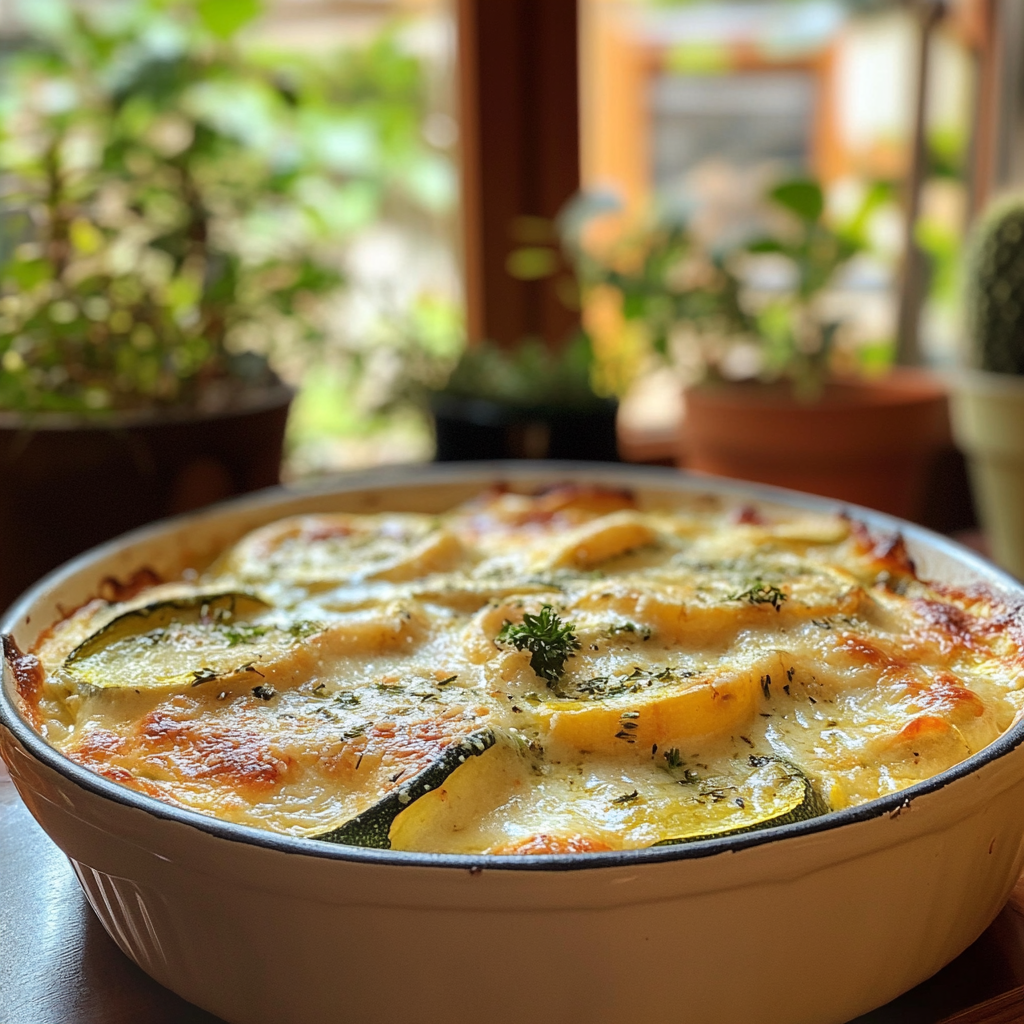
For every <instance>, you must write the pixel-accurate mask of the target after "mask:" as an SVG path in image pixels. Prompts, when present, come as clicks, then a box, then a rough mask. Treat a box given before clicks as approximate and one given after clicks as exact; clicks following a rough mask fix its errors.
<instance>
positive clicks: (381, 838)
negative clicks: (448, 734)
mask: <svg viewBox="0 0 1024 1024" xmlns="http://www.w3.org/2000/svg"><path fill="white" fill-rule="evenodd" d="M496 742H497V735H496V734H495V732H494V730H493V729H478V730H477V731H476V732H472V733H470V734H469V735H468V736H466V737H464V738H463V739H461V740H460V741H459V742H458V743H453V744H452V745H451V746H450V747H446V748H445V749H444V750H443V751H442V752H441V754H440V756H439V757H437V758H436V759H435V760H434V761H432V762H431V763H430V764H428V765H427V767H426V768H424V769H423V770H422V771H420V772H419V773H417V774H416V775H414V776H413V777H412V778H411V779H410V780H409V781H408V782H405V783H403V784H402V785H401V786H399V787H398V789H396V790H394V791H393V792H391V793H388V795H387V796H386V797H384V799H383V800H379V801H378V802H377V803H375V804H374V805H373V806H372V807H369V808H367V810H365V811H363V813H362V814H357V815H356V816H355V817H354V818H351V819H350V820H349V821H346V822H345V823H344V824H343V825H339V826H338V827H337V828H333V829H331V830H330V831H329V832H323V833H321V834H320V835H317V836H310V838H311V839H319V840H320V841H321V842H325V843H339V844H341V845H343V846H363V847H368V848H371V849H375V850H390V849H391V836H390V833H391V825H392V823H393V822H394V820H395V818H397V817H398V815H399V814H401V813H402V811H404V810H405V809H406V807H408V806H409V805H410V804H411V803H413V802H415V801H416V800H419V798H420V797H421V796H424V795H425V794H426V793H429V792H430V791H431V790H434V789H437V787H438V786H440V785H441V784H442V783H443V782H444V780H445V779H447V778H448V776H449V775H451V774H452V772H454V771H455V770H456V768H458V767H460V766H461V765H462V764H464V763H465V762H466V761H467V760H468V759H469V758H471V757H479V756H480V755H481V754H483V753H485V752H486V751H488V750H490V748H491V747H493V746H494V744H495V743H496Z"/></svg>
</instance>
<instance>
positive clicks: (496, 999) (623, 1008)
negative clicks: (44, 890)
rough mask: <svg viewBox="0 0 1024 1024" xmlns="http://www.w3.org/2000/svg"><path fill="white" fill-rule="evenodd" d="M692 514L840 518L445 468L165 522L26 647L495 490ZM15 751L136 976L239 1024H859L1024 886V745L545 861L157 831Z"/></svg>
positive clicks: (143, 801)
mask: <svg viewBox="0 0 1024 1024" xmlns="http://www.w3.org/2000/svg"><path fill="white" fill-rule="evenodd" d="M567 479H571V480H579V481H587V482H598V483H603V484H609V485H613V486H624V487H630V488H632V489H634V490H636V491H637V492H639V493H640V494H641V495H645V496H656V497H657V498H658V500H659V502H662V503H667V502H670V501H671V499H672V496H673V495H674V494H680V493H693V492H695V491H696V492H712V493H720V494H725V495H728V496H730V497H733V498H739V499H742V500H750V501H765V502H771V503H774V504H780V503H781V504H784V505H791V506H797V507H801V508H809V509H820V510H827V511H835V510H836V508H837V505H836V503H834V502H829V501H825V500H823V499H816V498H810V497H806V496H802V495H796V494H790V493H787V492H782V491H775V490H772V489H769V488H761V487H753V486H747V485H742V484H735V483H730V482H724V481H718V480H714V479H712V478H697V477H688V476H685V475H682V474H678V473H675V472H673V471H663V470H647V469H625V468H621V467H620V468H616V467H595V466H593V465H590V466H587V467H585V468H581V467H574V466H569V465H558V464H554V465H552V464H544V465H539V464H519V465H516V464H504V465H475V466H474V465H465V466H460V467H454V468H441V467H425V468H422V469H415V470H412V469H407V470H401V471H398V470H396V471H391V472H386V473H376V474H371V475H366V476H360V477H354V478H352V479H350V480H348V481H346V482H345V483H344V484H341V485H339V486H336V487H334V488H332V489H331V490H325V491H309V492H305V493H294V492H284V491H272V492H266V493H263V494H260V495H257V496H255V497H252V498H247V499H243V500H241V501H236V502H232V503H229V504H226V505H223V506H220V507H218V508H215V509H212V510H210V511H206V512H203V513H199V514H196V515H191V516H188V517H184V518H180V519H175V520H170V521H167V522H165V523H159V524H156V525H154V526H152V527H148V528H146V529H144V530H140V531H137V532H135V533H133V534H129V535H128V536H126V537H124V538H121V539H120V540H117V541H114V542H112V543H110V544H107V545H105V546H103V547H101V548H97V549H96V550H94V551H92V552H90V553H88V554H86V555H84V556H82V557H80V558H78V559H76V560H75V561H74V562H71V563H69V564H68V565H66V566H65V567H63V568H62V569H60V570H58V571H57V572H55V573H54V574H52V575H51V576H49V577H48V578H46V579H45V580H43V581H42V582H41V583H39V584H38V585H37V586H36V587H34V588H33V589H32V590H31V591H29V592H28V593H27V594H26V595H25V596H24V597H23V598H22V599H21V600H20V601H19V602H18V603H17V604H16V605H15V606H14V607H12V608H11V609H10V611H9V612H8V614H7V616H6V618H5V621H4V623H3V626H2V629H3V631H4V632H9V633H11V634H13V636H14V638H15V640H16V641H17V643H18V645H19V646H20V647H21V648H22V649H27V648H29V647H31V646H32V644H33V642H34V640H35V639H36V637H37V636H38V635H39V634H40V633H41V632H42V631H43V630H45V629H46V628H48V627H49V626H50V625H51V624H52V623H53V622H54V621H56V620H57V619H59V618H61V617H62V614H63V612H64V611H67V610H68V609H70V608H73V607H75V606H76V605H78V604H79V603H81V602H82V601H84V600H85V599H87V598H89V597H91V596H93V595H94V594H96V593H97V592H100V591H101V589H102V588H103V586H104V580H106V579H107V578H108V577H113V578H115V579H124V578H126V577H128V576H130V575H131V574H132V573H133V572H134V571H136V570H138V569H139V568H141V567H143V566H150V567H152V568H154V569H156V570H157V571H158V572H160V573H161V574H162V575H164V576H172V575H174V574H177V573H179V572H180V571H181V570H182V569H183V568H185V567H186V566H189V565H196V564H202V563H203V562H204V560H206V559H208V558H209V557H211V556H212V555H213V554H214V553H215V552H216V551H217V550H219V549H221V548H223V547H224V546H225V545H227V544H230V543H231V542H233V541H234V540H235V539H237V538H238V537H239V536H241V535H242V534H243V533H245V532H246V531H248V530H250V529H252V528H253V527H255V526H257V525H260V524H262V523H264V522H267V521H269V520H272V519H275V518H278V517H281V516H284V515H290V514H294V513H297V512H309V511H326V510H338V511H345V510H348V511H366V510H380V509H397V510H416V511H440V510H443V509H445V508H448V507H450V506H452V505H453V504H455V503H456V502H458V501H459V500H462V499H464V498H466V497H468V496H470V495H471V494H474V493H476V492H478V491H479V490H480V489H482V488H483V487H484V486H486V485H488V484H492V483H495V482H497V481H499V480H500V481H507V482H509V483H511V484H513V485H517V486H518V485H521V486H524V487H533V486H540V485H543V484H545V483H551V482H553V481H557V480H567ZM856 515H857V516H858V517H859V518H862V519H863V520H865V521H866V522H867V523H868V524H869V525H870V526H871V527H874V528H877V529H882V530H891V529H893V528H899V529H902V531H903V533H904V536H905V538H906V540H907V544H908V547H909V549H910V552H911V555H912V556H913V557H914V558H915V560H916V561H917V563H918V566H919V571H920V573H921V575H923V576H925V577H928V578H933V579H939V580H943V581H946V582H952V583H964V582H971V581H980V582H985V583H987V584H989V585H990V586H993V587H996V588H998V589H1001V590H1003V591H1008V592H1010V593H1012V594H1014V595H1016V594H1020V595H1021V597H1022V598H1024V588H1021V586H1020V585H1019V584H1017V583H1016V582H1015V581H1013V580H1012V579H1011V578H1010V577H1008V576H1006V575H1005V574H1003V573H1001V572H999V571H998V570H996V569H994V568H993V567H992V566H990V565H988V564H987V563H986V562H984V561H983V560H981V559H980V558H978V557H977V556H975V555H973V554H972V553H970V552H968V551H966V550H964V549H962V548H959V547H957V546H956V545H954V544H952V543H950V542H949V541H948V540H946V539H944V538H941V537H938V536H936V535H934V534H930V533H928V532H927V531H925V530H922V529H920V528H918V527H915V526H911V525H909V524H904V523H899V522H898V521H896V520H893V519H891V518H889V517H886V516H883V515H880V514H877V513H872V512H868V511H865V510H856ZM13 698H14V690H13V679H12V673H11V669H10V666H9V665H5V670H4V686H3V691H2V693H0V752H2V754H3V757H4V760H5V761H6V762H7V764H8V766H9V767H10V770H11V774H12V777H13V778H14V781H15V783H16V785H17V787H18V789H19V791H20V792H21V794H22V796H23V798H24V799H25V802H26V804H27V805H28V807H29V809H30V810H31V811H32V813H33V814H34V815H35V817H36V818H37V819H38V820H39V822H40V824H41V825H42V826H43V828H44V829H45V830H46V831H47V832H48V833H49V835H50V836H51V837H52V838H53V840H54V841H55V842H56V843H57V844H58V846H60V848H61V849H62V850H63V851H64V852H65V853H66V854H67V855H68V857H69V858H70V860H71V863H72V866H73V867H74V870H75V872H76V874H77V875H78V877H79V879H80V880H81V883H82V886H83V889H84V890H85V893H86V896H87V898H88V900H89V902H90V904H91V905H92V907H93V909H94V910H95V911H96V913H97V915H98V916H99V918H100V920H101V921H102V922H103V925H104V927H105V928H106V929H107V931H108V932H109V933H110V934H111V936H112V937H113V938H114V940H115V941H116V942H117V943H118V945H119V946H120V947H121V948H122V949H123V950H124V952H125V953H126V954H127V955H128V956H130V957H131V958H132V959H133V960H135V962H136V963H138V964H139V965H140V966H141V967H142V968H143V969H144V970H145V971H147V972H148V973H149V974H151V975H152V976H153V977H154V978H156V979H157V980H158V981H159V982H161V983H162V984H164V985H166V986H167V987H168V988H171V989H173V990H174V991H175V992H177V993H179V994H180V995H182V996H183V997H184V998H186V999H188V1000H190V1001H192V1002H194V1003H196V1004H198V1005H199V1006H201V1007H203V1008H204V1009H207V1010H209V1011H211V1012H212V1013H214V1014H217V1015H219V1016H221V1017H223V1018H224V1019H225V1020H227V1021H230V1022H233V1024H286V1022H303V1024H327V1022H332V1024H334V1022H344V1021H353V1022H354V1021H358V1022H360V1024H398V1022H403V1024H434V1022H441V1021H445V1022H448V1021H450V1020H451V1019H452V1018H453V1017H457V1016H459V1015H466V1016H470V1017H473V1018H482V1019H485V1020H487V1021H488V1022H494V1024H506V1022H508V1024H511V1022H522V1021H526V1020H532V1021H542V1022H545V1024H584V1022H585V1024H603V1022H611V1021H616V1022H622V1021H646V1020H672V1021H680V1022H693V1024H705V1022H707V1024H710V1022H721V1024H737V1022H744V1024H756V1022H765V1024H769V1022H778V1024H804V1022H806V1024H811V1022H821V1024H825V1022H835V1024H841V1022H843V1021H847V1020H849V1019H850V1018H852V1017H855V1016H856V1015H858V1014H860V1013H863V1012H865V1011H867V1010H869V1009H871V1008H872V1007H874V1006H877V1005H880V1004H882V1003H885V1002H887V1001H888V1000H890V999H892V998H894V997H895V996H896V995H898V994H899V993H901V992H903V991H905V990H906V989H908V988H911V987H912V986H913V985H915V984H917V983H919V982H920V981H922V980H924V979H925V978H927V977H928V976H930V975H931V974H932V973H934V972H935V971H936V970H938V969H939V968H940V967H942V966H943V965H944V964H945V963H947V962H948V961H949V960H951V959H952V958H953V957H955V956H956V955H957V954H958V953H959V952H961V951H962V950H963V949H964V948H966V946H968V945H969V944H970V943H971V942H972V941H973V940H974V939H975V938H976V937H977V936H978V935H979V934H980V933H981V932H982V931H983V930H984V929H985V927H986V926H987V925H988V924H989V923H990V922H991V920H992V919H993V918H994V916H995V915H996V914H997V912H998V911H999V908H1000V907H1001V906H1002V904H1003V902H1004V901H1005V899H1006V897H1007V895H1008V893H1009V891H1010V889H1011V888H1012V886H1013V884H1014V882H1015V880H1016V878H1017V877H1018V875H1019V874H1020V871H1021V868H1022V866H1024V722H1021V721H1018V722H1017V723H1016V725H1014V727H1013V728H1012V729H1011V730H1010V731H1009V732H1007V733H1006V734H1004V735H1003V736H1002V737H1001V738H1000V739H999V740H997V741H996V742H995V743H993V744H992V745H991V746H989V747H987V748H985V749H984V750H983V751H981V752H980V753H979V754H977V755H975V756H973V757H971V758H969V759H968V760H967V761H965V762H963V763H961V764H959V765H957V766H956V767H955V768H952V769H950V770H948V771H946V772H944V773H942V774H941V775H938V776H936V777H934V778H932V779H929V780H927V781H926V782H923V783H919V784H917V785H915V786H913V787H911V788H909V789H906V790H903V791H901V792H900V793H898V794H895V795H893V796H891V797H886V798H883V799H880V800H875V801H872V802H871V803H868V804H864V805H861V806H859V807H855V808H851V809H849V810H845V811H840V812H834V813H832V814H829V815H827V816H825V817H822V818H817V819H812V820H810V821H805V822H800V823H797V824H793V825H787V826H783V827H780V828H776V829H771V830H766V831H764V832H759V833H751V834H746V835H739V836H734V837H731V838H730V837H724V838H720V839H717V840H708V841H703V842H697V843H692V844H689V845H685V846H679V847H668V848H654V849H646V850H633V851H627V852H618V853H607V854H588V855H586V856H581V855H567V856H566V855H563V856H543V857H533V858H515V857H472V856H446V855H436V854H412V853H399V852H393V851H381V850H367V849H356V848H346V847H337V846H328V845H325V844H320V843H316V842H315V841H311V840H302V839H292V838H287V837H282V836H276V835H272V834H270V833H265V832H259V831H256V830H253V829H248V828H245V827H242V826H236V825H231V824H227V823H224V822H220V821H217V820H215V819H212V818H208V817H204V816H201V815H198V814H195V813H192V812H188V811H183V810H179V809H176V808H174V807H171V806H169V805H165V804H161V803H159V802H157V801H154V800H152V799H150V798H148V797H146V796H144V795H141V794H139V793H136V792H133V791H131V790H128V789H125V788H123V787H120V786H118V785H116V784H114V783H111V782H108V781H106V780H105V779H103V778H101V777H99V776H96V775H94V774H92V773H90V772H88V771H86V770H84V769H82V768H80V767H78V766H77V765H75V764H73V763H72V762H70V761H69V760H67V759H65V758H64V757H63V756H62V755H60V754H59V753H57V752H56V751H55V750H54V749H52V748H51V747H49V746H48V745H47V744H46V743H45V742H43V740H42V739H41V738H40V737H39V736H38V735H37V734H36V733H35V732H34V731H33V730H32V729H31V728H30V727H29V725H28V724H27V723H26V722H25V721H23V720H22V719H21V718H20V717H19V715H18V713H17V712H16V710H15V705H14V699H13Z"/></svg>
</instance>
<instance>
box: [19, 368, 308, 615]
mask: <svg viewBox="0 0 1024 1024" xmlns="http://www.w3.org/2000/svg"><path fill="white" fill-rule="evenodd" d="M292 394H293V393H292V391H291V389H290V388H287V387H284V386H277V387H271V388H266V389H261V390H259V391H258V392H255V393H253V394H252V395H251V396H250V398H249V401H247V402H245V403H243V404H241V405H240V406H238V407H236V408H234V409H232V410H230V411H225V412H221V413H214V414H203V413H194V412H186V411H174V410H168V411H161V412H145V413H120V414H112V415H110V416H109V417H103V418H102V419H96V420H86V421H83V420H80V419H78V418H76V417H71V416H62V415H38V416H34V417H31V418H28V417H25V416H21V415H18V414H15V413H3V414H0V567H2V568H0V608H2V607H6V606H7V605H8V604H9V603H10V602H11V601H13V600H14V598H15V597H17V596H18V594H20V593H21V591H22V590H24V589H25V588H26V587H27V586H28V585H29V584H31V583H33V582H35V580H36V579H38V578H39V577H40V576H41V575H43V573H45V572H48V571H49V570H50V569H53V568H54V567H56V566H58V565H60V564H61V562H64V561H66V560H67V559H69V558H71V557H72V556H73V555H77V554H78V553H79V552H80V551H84V550H86V549H87V548H91V547H93V546H94V545H96V544H99V543H100V542H102V541H105V540H108V539H109V538H111V537H116V536H117V535H118V534H121V533H124V532H125V531H126V530H130V529H133V528H134V527H136V526H141V525H142V524H144V523H148V522H151V521H152V520H154V519H161V518H163V517H164V516H169V515H173V514H174V513H177V512H187V511H190V510H191V509H194V508H199V507H201V506H203V505H209V504H211V503H213V502H215V501H220V500H222V499H224V498H228V497H231V496H232V495H236V494H242V493H244V492H246V491H253V490H258V489H259V488H262V487H270V486H272V485H274V484H276V483H278V481H279V480H280V471H281V451H282V446H283V442H284V429H285V424H286V422H287V419H288V407H289V405H290V403H291V400H292Z"/></svg>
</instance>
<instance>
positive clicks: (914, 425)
mask: <svg viewBox="0 0 1024 1024" xmlns="http://www.w3.org/2000/svg"><path fill="white" fill-rule="evenodd" d="M949 443H950V429H949V411H948V403H947V394H946V388H945V386H944V385H943V383H942V382H941V381H940V380H938V379H937V378H935V377H934V376H932V375H930V374H927V373H925V372H924V371H920V370H911V369H900V370H896V371H894V372H893V373H891V374H890V375H888V376H886V377H885V378H882V379H881V380H877V381H850V382H843V383H833V384H829V385H828V386H827V387H826V389H825V393H824V395H823V396H822V398H821V399H820V400H819V401H817V402H812V403H800V402H797V401H796V400H795V399H794V398H793V396H792V393H791V391H790V389H789V388H788V386H782V385H771V386H766V385H761V384H746V383H744V384H724V385H705V386H701V387H698V388H693V389H691V390H689V391H688V392H687V394H686V415H685V418H684V423H683V437H682V452H681V454H682V460H683V463H684V464H685V466H686V467H687V468H688V469H696V470H701V471H703V472H705V473H715V474H718V475H719V476H728V477H735V478H737V479H741V480H754V481H758V482H760V483H767V484H775V485H777V486H779V487H790V488H792V489H793V490H797V491H808V492H810V493H812V494H821V495H825V496H826V497H830V498H839V499H840V500H842V501H849V502H852V503H854V504H858V505H866V506H868V507H869V508H876V509H880V510H881V511H883V512H891V513H892V514H893V515H897V516H901V517H902V518H904V519H917V520H920V519H921V518H922V514H923V512H924V509H923V499H924V493H925V488H926V484H927V481H928V474H929V471H930V469H931V467H932V464H933V462H934V459H935V456H936V454H937V453H938V452H939V450H940V449H942V448H943V446H944V445H948V444H949Z"/></svg>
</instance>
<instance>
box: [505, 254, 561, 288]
mask: <svg viewBox="0 0 1024 1024" xmlns="http://www.w3.org/2000/svg"><path fill="white" fill-rule="evenodd" d="M558 263H559V259H558V253H557V252H555V250H554V249H546V248H542V247H541V246H528V247H526V248H523V249H514V250H513V251H512V252H510V253H509V255H508V259H507V260H506V261H505V268H506V270H508V272H509V274H511V275H512V277H514V278H516V279H517V280H519V281H539V280H541V279H542V278H545V277H550V276H551V275H552V274H553V273H554V272H555V271H556V270H557V269H558Z"/></svg>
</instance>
